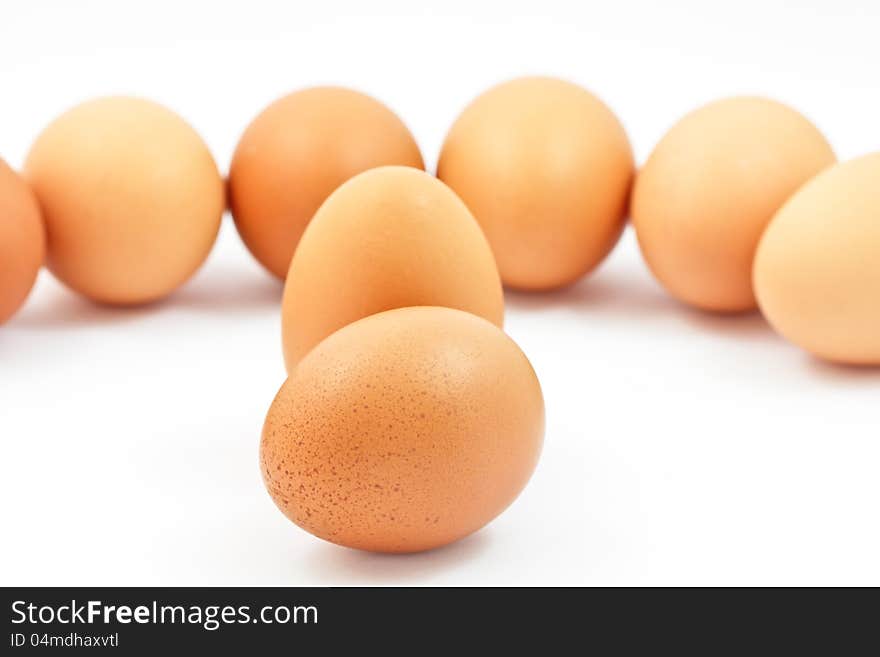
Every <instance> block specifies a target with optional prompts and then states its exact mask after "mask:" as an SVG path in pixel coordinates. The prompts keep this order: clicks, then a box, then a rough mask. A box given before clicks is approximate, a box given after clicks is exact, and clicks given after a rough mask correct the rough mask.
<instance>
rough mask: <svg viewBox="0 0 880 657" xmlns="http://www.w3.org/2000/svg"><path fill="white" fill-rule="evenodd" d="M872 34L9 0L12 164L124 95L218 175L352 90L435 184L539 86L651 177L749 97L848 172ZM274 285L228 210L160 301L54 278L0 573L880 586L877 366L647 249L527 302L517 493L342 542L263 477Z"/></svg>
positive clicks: (873, 80)
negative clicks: (817, 347) (270, 129)
mask: <svg viewBox="0 0 880 657" xmlns="http://www.w3.org/2000/svg"><path fill="white" fill-rule="evenodd" d="M716 4H717V6H716ZM878 34H880V4H878V3H876V2H873V1H871V0H863V1H862V2H857V1H855V0H852V1H849V2H842V1H835V2H832V1H830V0H829V1H827V2H821V1H820V0H812V1H810V2H798V3H794V2H783V0H759V1H751V0H749V1H740V2H736V3H727V2H725V3H711V2H696V1H694V2H666V3H659V2H650V1H648V0H645V1H643V2H633V1H630V2H625V1H618V2H602V3H595V4H593V3H587V2H576V1H572V2H569V3H564V2H553V1H550V0H542V1H541V2H534V1H531V2H516V1H512V0H506V1H504V2H482V3H478V2H475V1H474V0H466V1H464V2H458V1H450V0H447V1H445V2H442V3H427V2H425V3H419V2H412V1H410V0H401V1H399V2H387V1H384V2H383V1H377V0H373V1H371V2H328V1H322V2H286V3H279V4H277V5H270V4H267V3H263V2H256V1H254V0H247V1H244V0H242V1H240V2H235V3H231V2H226V3H222V2H216V1H215V2H209V3H208V2H206V3H204V4H198V3H184V2H181V1H180V0H176V1H174V2H157V1H153V2H149V3H140V2H139V3H123V2H115V1H107V2H84V1H82V0H80V1H78V2H63V1H59V2H40V1H36V0H2V3H0V156H2V157H4V158H5V159H7V160H8V161H9V162H10V163H12V164H13V165H14V166H20V165H21V163H22V162H23V159H24V156H25V154H26V153H27V149H28V148H29V146H30V143H31V141H32V140H33V138H34V137H35V136H36V135H37V133H38V132H39V131H40V130H41V129H42V127H43V126H44V125H45V124H46V123H47V122H48V121H49V120H50V119H51V118H53V117H54V116H55V115H57V114H58V113H59V112H61V111H62V110H64V109H66V108H67V107H69V106H71V105H72V104H74V103H76V102H79V101H81V100H84V99H86V98H89V97H91V96H94V95H101V94H108V93H132V94H138V95H143V96H147V97H150V98H153V99H155V100H157V101H159V102H162V103H164V104H166V105H168V106H169V107H171V108H173V109H175V110H176V111H178V112H180V113H181V114H182V115H183V116H184V117H185V118H187V119H188V120H189V121H190V122H191V123H192V124H193V125H194V126H195V127H196V128H197V129H198V130H199V131H200V132H201V134H202V135H203V136H204V137H205V139H206V140H207V141H208V143H209V144H210V146H211V148H212V150H213V151H214V153H215V155H216V157H217V160H218V162H219V164H220V167H221V169H222V170H224V171H225V170H226V167H227V165H228V162H229V158H230V156H231V153H232V149H233V148H234V146H235V143H236V141H237V139H238V137H239V135H240V133H241V131H242V130H243V128H244V126H245V125H246V124H247V123H248V121H250V119H251V118H252V117H253V116H254V115H255V114H256V113H257V112H258V111H259V110H260V109H261V108H262V107H263V106H265V105H266V104H267V103H268V102H270V101H271V100H273V99H274V98H276V97H277V96H279V95H281V94H283V93H286V92H288V91H291V90H294V89H296V88H299V87H303V86H307V85H312V84H317V83H335V84H342V85H348V86H353V87H356V88H359V89H361V90H364V91H367V92H369V93H371V94H373V95H375V96H376V97H378V98H379V99H381V100H383V101H384V102H386V103H387V104H389V105H390V106H391V107H392V108H394V109H395V110H396V111H397V112H399V113H400V115H401V116H402V117H403V118H404V120H405V121H406V122H407V123H408V124H409V126H410V127H411V128H412V130H413V131H414V133H415V134H416V137H417V139H418V140H419V143H420V145H421V146H422V149H423V151H424V153H425V157H426V159H427V161H428V162H429V164H430V165H431V166H432V167H433V163H434V162H435V161H436V157H437V154H438V149H439V147H440V144H441V141H442V138H443V136H444V133H445V131H446V129H447V128H448V127H449V125H450V124H451V122H452V120H453V119H454V118H455V116H456V115H457V114H458V112H459V111H460V110H461V109H462V107H463V106H464V104H465V103H467V102H468V101H469V100H470V99H471V98H472V97H473V96H475V95H476V94H477V93H479V92H480V91H482V90H483V89H485V88H487V87H488V86H490V85H492V84H494V83H496V82H498V81H501V80H503V79H506V78H509V77H512V76H517V75H522V74H527V73H543V74H552V75H558V76H562V77H566V78H570V79H572V80H574V81H577V82H580V83H582V84H584V85H585V86H587V87H588V88H590V89H592V90H594V91H595V92H596V93H598V94H599V95H600V96H601V97H602V98H603V99H605V100H606V102H608V103H609V104H610V105H611V106H612V108H614V110H615V111H616V112H617V113H618V115H619V116H620V117H621V119H622V121H623V122H624V124H625V125H626V127H627V129H628V131H629V133H630V135H631V138H632V140H633V144H634V147H635V150H636V153H637V156H638V159H639V161H643V160H644V158H645V157H646V156H647V154H648V153H649V151H650V149H651V147H652V146H653V145H654V143H656V141H657V140H658V139H659V138H660V136H661V135H662V134H663V132H664V131H665V130H666V129H667V128H668V127H669V126H670V125H671V124H672V123H673V122H674V121H675V120H676V119H678V118H679V117H680V116H681V115H682V114H684V113H685V112H687V111H689V110H690V109H692V108H694V107H696V106H697V105H699V104H701V103H703V102H706V101H709V100H712V99H715V98H717V97H720V96H724V95H729V94H734V93H757V94H765V95H769V96H772V97H775V98H777V99H779V100H782V101H785V102H788V103H790V104H791V105H793V106H794V107H796V108H799V109H801V110H802V111H803V112H804V113H805V114H807V116H809V117H810V118H811V119H813V120H814V121H815V122H816V124H817V125H818V126H819V127H820V129H822V130H824V132H825V133H826V134H827V135H828V137H829V139H830V140H831V142H832V143H833V144H834V146H835V148H836V149H837V152H838V154H839V155H840V156H841V157H842V158H849V157H852V156H855V155H858V154H861V153H864V152H868V151H870V150H877V149H880V120H878V116H880V87H878V77H877V65H878V62H880V40H878ZM878 257H880V256H878ZM280 292H281V288H280V285H279V284H277V283H275V282H274V281H273V280H271V279H270V278H269V277H268V275H266V274H264V273H263V272H262V270H261V269H260V268H259V267H258V266H257V265H256V264H255V263H254V261H253V260H252V259H251V258H250V256H249V255H248V254H247V253H246V252H245V251H244V249H243V247H242V246H241V245H240V243H239V241H238V238H237V236H236V234H235V231H234V229H233V226H232V224H231V221H229V220H228V218H227V220H226V222H225V225H224V228H223V231H222V233H221V238H220V241H219V242H218V245H217V248H216V250H215V252H214V253H213V254H212V256H211V258H210V259H209V261H208V263H207V264H206V266H205V267H204V269H203V270H201V272H200V273H199V274H198V275H197V276H196V277H195V278H194V279H193V280H192V281H191V283H190V284H188V285H187V286H185V287H184V288H182V289H181V290H180V291H179V292H178V293H176V294H175V295H173V296H172V297H171V298H169V299H168V300H167V301H166V302H164V303H162V304H159V305H157V306H153V307H149V308H143V309H134V310H112V309H106V308H99V307H95V306H93V305H91V304H89V303H88V302H85V301H82V300H80V299H78V298H76V297H74V296H72V295H71V294H70V293H68V292H66V291H65V290H63V289H62V288H60V286H59V285H58V284H57V283H56V282H55V281H54V280H53V279H52V278H51V277H50V275H49V274H46V273H44V274H42V276H41V278H40V281H39V283H38V285H37V288H36V289H35V292H34V294H33V296H32V297H31V299H30V301H29V303H28V305H27V306H26V307H25V309H24V310H23V311H22V312H21V313H20V314H19V315H18V316H17V317H16V318H14V319H13V320H12V321H11V322H10V323H9V324H8V325H6V326H4V327H2V328H0V450H2V451H0V505H2V516H0V523H2V528H3V529H2V535H3V538H2V541H0V583H2V584H7V585H9V584H31V585H34V584H95V585H97V584H250V583H256V584H319V585H324V584H874V585H877V584H880V559H878V555H880V528H878V516H880V513H878V503H880V431H878V414H877V412H878V409H880V372H878V371H877V370H873V371H872V370H852V369H842V368H837V367H832V366H828V365H824V364H822V363H819V362H817V361H815V360H812V359H811V358H809V357H807V356H805V355H804V354H802V353H801V352H800V351H798V350H797V349H796V348H794V347H792V346H790V345H788V344H786V343H784V342H783V341H782V340H781V339H780V338H778V337H776V336H775V335H774V334H773V333H772V332H771V331H770V329H769V328H768V326H767V325H766V324H765V322H764V321H763V320H762V319H761V318H760V317H758V316H748V317H740V318H720V317H713V316H709V315H704V314H698V313H696V312H693V311H689V310H687V309H685V308H683V307H681V306H680V305H678V304H676V303H674V302H672V301H671V300H669V299H668V298H667V297H666V296H665V295H664V294H663V292H662V291H661V290H660V289H659V288H658V287H657V285H656V284H655V283H654V282H653V281H652V280H651V278H650V277H649V275H648V273H647V271H646V270H645V267H644V266H643V264H642V262H641V260H640V257H639V255H638V250H637V248H636V245H635V241H634V239H633V238H632V235H631V234H627V235H626V236H625V238H624V240H623V242H622V243H621V244H620V246H619V247H618V249H617V250H616V251H615V252H614V254H613V255H612V257H611V258H610V259H609V260H608V262H607V263H606V264H605V265H604V266H603V267H602V268H601V270H600V271H599V272H598V274H597V275H595V276H593V277H592V278H590V279H588V280H585V281H583V282H582V283H580V284H578V285H577V286H575V287H573V288H571V289H569V290H567V291H564V292H561V293H556V294H548V295H533V296H524V295H514V294H510V295H508V313H507V329H508V331H509V333H510V334H511V335H512V336H513V337H514V339H515V340H517V341H518V342H519V344H520V345H521V346H522V348H523V349H524V351H525V352H526V353H527V355H528V356H529V357H530V358H531V360H532V362H533V363H534V365H535V368H536V370H537V371H538V374H539V377H540V379H541V381H542V383H543V386H544V392H545V396H546V404H547V417H548V425H547V435H546V445H545V451H544V454H543V457H542V460H541V463H540V465H539V468H538V471H537V473H536V474H535V476H534V478H533V480H532V482H531V484H530V485H529V487H528V488H527V489H526V491H525V492H524V493H523V495H522V496H521V497H520V499H519V500H518V501H517V502H516V503H515V504H514V506H513V507H511V508H510V509H509V510H508V511H507V512H506V513H505V514H504V515H503V516H502V517H500V518H499V519H498V520H497V521H495V522H494V523H493V524H491V525H490V526H489V527H488V528H486V529H485V530H483V531H481V532H479V533H478V534H476V535H474V536H472V537H470V538H468V539H465V540H463V541H461V542H459V543H458V544H455V545H452V546H450V547H448V548H445V549H441V550H437V551H434V552H430V553H426V554H420V555H412V556H403V557H401V556H382V555H372V554H365V553H360V552H355V551H351V550H346V549H344V548H339V547H336V546H333V545H330V544H326V543H323V542H321V541H319V540H317V539H315V538H313V537H311V536H310V535H308V534H306V533H305V532H303V531H301V530H299V529H298V528H297V527H295V526H294V525H292V524H291V523H289V522H288V521H287V520H286V519H285V518H284V517H283V516H282V515H281V514H280V513H279V512H278V511H277V510H276V509H275V507H274V506H273V504H272V502H271V501H270V499H269V496H268V495H267V494H266V492H265V491H264V489H263V486H262V483H261V480H260V475H259V471H258V466H257V446H258V442H259V435H260V429H261V426H262V421H263V417H264V415H265V412H266V410H267V408H268V406H269V403H270V402H271V400H272V397H273V395H274V394H275V392H276V390H277V388H278V387H279V385H280V384H281V383H282V380H283V376H284V370H283V366H282V360H281V351H280V345H279V299H280Z"/></svg>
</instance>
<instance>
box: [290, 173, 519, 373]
mask: <svg viewBox="0 0 880 657" xmlns="http://www.w3.org/2000/svg"><path fill="white" fill-rule="evenodd" d="M425 305H430V306H448V307H451V308H458V309H460V310H466V311H468V312H472V313H474V314H476V315H480V316H482V317H485V318H486V319H488V320H490V321H491V322H493V323H495V324H497V325H498V326H501V324H502V322H503V316H504V297H503V291H502V288H501V281H500V279H499V277H498V270H497V268H496V266H495V261H494V259H493V257H492V252H491V249H490V248H489V245H488V243H487V242H486V238H485V236H484V235H483V233H482V231H481V230H480V227H479V225H478V224H477V222H476V221H475V220H474V218H473V216H472V215H471V214H470V212H469V211H468V209H467V208H466V207H465V205H464V203H462V202H461V200H460V199H459V198H458V197H457V196H456V195H455V194H454V193H453V192H452V191H451V190H450V189H449V188H448V187H446V185H444V184H443V183H441V182H440V181H439V180H437V179H436V178H434V177H433V176H431V175H429V174H427V173H425V172H424V171H420V170H418V169H414V168H409V167H396V166H392V167H380V168H376V169H372V170H370V171H366V172H364V173H362V174H359V175H357V176H355V177H354V178H352V179H351V180H349V181H348V182H346V183H344V184H343V185H342V186H341V187H339V188H338V189H337V190H336V191H335V192H333V194H331V195H330V197H329V198H328V199H327V200H326V201H325V202H324V204H323V205H322V206H321V208H320V209H319V210H318V212H317V213H316V214H315V217H314V219H313V220H312V222H311V223H310V224H309V227H308V228H307V229H306V232H305V233H304V234H303V237H302V240H301V241H300V244H299V246H298V247H297V250H296V254H295V255H294V257H293V261H292V262H291V264H290V271H289V273H288V275H287V282H286V284H285V287H284V299H283V304H282V337H283V344H284V356H285V361H286V363H287V368H288V371H292V370H293V368H294V367H295V365H296V363H297V362H298V361H299V360H300V359H301V358H302V357H303V356H304V355H305V354H306V353H307V352H308V350H309V349H311V348H312V347H314V346H315V345H316V344H318V342H320V341H321V340H323V339H324V338H325V337H327V336H328V335H330V334H331V333H333V332H334V331H336V330H337V329H339V328H342V327H343V326H345V325H346V324H350V323H351V322H354V321H356V320H358V319H361V318H362V317H366V316H368V315H372V314H374V313H378V312H382V311H384V310H391V309H393V308H402V307H406V306H425Z"/></svg>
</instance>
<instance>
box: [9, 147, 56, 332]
mask: <svg viewBox="0 0 880 657" xmlns="http://www.w3.org/2000/svg"><path fill="white" fill-rule="evenodd" d="M45 249H46V237H45V234H44V230H43V221H42V219H41V217H40V207H39V205H38V204H37V199H36V198H35V197H34V194H33V192H31V190H30V188H29V187H28V186H27V183H25V182H24V180H22V179H21V178H20V177H19V176H18V174H16V173H15V171H13V170H12V169H11V168H9V166H8V165H7V164H6V163H5V162H4V161H3V160H0V324H2V323H4V322H5V321H6V320H8V319H9V318H10V317H12V316H13V315H14V314H15V312H16V311H17V310H18V309H19V308H20V307H21V306H22V304H24V302H25V300H26V299H27V297H28V294H30V291H31V288H32V287H33V286H34V282H35V281H36V280H37V274H38V273H39V271H40V267H41V266H42V265H43V256H44V253H45Z"/></svg>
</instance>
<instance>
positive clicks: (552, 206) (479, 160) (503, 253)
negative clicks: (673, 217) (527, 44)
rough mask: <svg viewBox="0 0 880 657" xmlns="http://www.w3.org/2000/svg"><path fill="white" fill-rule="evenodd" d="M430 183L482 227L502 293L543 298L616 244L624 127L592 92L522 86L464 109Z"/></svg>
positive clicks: (625, 159)
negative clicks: (452, 195) (534, 293)
mask: <svg viewBox="0 0 880 657" xmlns="http://www.w3.org/2000/svg"><path fill="white" fill-rule="evenodd" d="M437 176H438V177H439V178H440V179H441V180H443V181H444V182H445V183H446V184H448V185H449V186H450V187H451V188H452V189H453V190H455V192H456V193H458V194H459V196H461V198H462V200H463V201H464V202H465V204H466V205H467V206H468V207H469V208H470V210H471V211H472V212H473V213H474V216H475V217H476V219H477V221H479V222H480V225H481V226H482V227H483V230H484V231H485V233H486V236H487V238H488V239H489V243H490V244H491V245H492V250H493V252H494V254H495V258H496V260H497V261H498V268H499V270H500V272H501V278H502V279H503V281H504V284H505V285H507V286H509V287H513V288H519V289H524V290H544V289H550V288H556V287H561V286H564V285H567V284H569V283H572V282H574V281H575V280H577V279H578V278H580V277H581V276H583V275H585V274H586V273H588V272H589V271H591V270H592V269H593V268H595V267H596V266H597V265H598V264H599V263H600V262H601V261H602V260H603V259H604V258H605V256H607V255H608V253H609V252H610V251H611V249H612V248H613V247H614V245H615V244H616V243H617V240H618V238H619V237H620V234H621V232H622V230H623V227H624V222H625V214H626V207H627V200H628V196H629V190H630V184H631V180H632V176H633V155H632V150H631V148H630V144H629V140H628V139H627V136H626V133H625V132H624V129H623V126H622V125H621V124H620V122H619V121H618V120H617V118H616V117H615V116H614V114H613V113H612V112H611V110H610V109H608V107H607V106H605V104H603V103H602V102H601V101H600V100H599V99H598V98H596V97H595V96H593V95H592V94H591V93H589V92H588V91H586V90H585V89H582V88H581V87H579V86H577V85H574V84H571V83H569V82H565V81H562V80H557V79H553V78H543V77H531V78H520V79H517V80H513V81H510V82H506V83H504V84H501V85H498V86H496V87H494V88H492V89H490V90H489V91H487V92H485V93H484V94H482V95H481V96H479V97H478V98H477V99H476V100H474V101H473V102H472V103H471V104H470V105H469V106H468V107H467V108H466V109H465V110H464V112H463V113H462V114H461V116H460V117H459V118H458V119H457V120H456V122H455V124H454V125H453V126H452V128H451V129H450V131H449V134H448V135H447V137H446V141H445V143H444V145H443V149H442V152H441V155H440V160H439V163H438V166H437Z"/></svg>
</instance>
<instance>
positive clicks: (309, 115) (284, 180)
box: [229, 87, 424, 278]
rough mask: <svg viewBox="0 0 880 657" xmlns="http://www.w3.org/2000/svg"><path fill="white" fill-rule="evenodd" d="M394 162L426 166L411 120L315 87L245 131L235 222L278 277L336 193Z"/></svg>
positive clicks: (233, 187)
mask: <svg viewBox="0 0 880 657" xmlns="http://www.w3.org/2000/svg"><path fill="white" fill-rule="evenodd" d="M386 164H400V165H404V166H411V167H416V168H420V169H422V168H424V164H423V162H422V156H421V153H420V152H419V147H418V146H417V145H416V142H415V139H413V136H412V134H410V132H409V130H407V128H406V126H405V125H404V124H403V122H402V121H401V120H400V119H399V118H398V117H397V116H396V115H395V114H394V113H393V112H392V111H391V110H389V109H388V108H387V107H385V106H384V105H383V104H382V103H380V102H378V101H377V100H374V99H373V98H370V97H369V96H365V95H364V94H361V93H358V92H356V91H352V90H350V89H342V88H338V87H315V88H312V89H305V90H303V91H298V92H296V93H293V94H290V95H289V96H285V97H284V98H281V99H280V100H277V101H275V102H274V103H272V104H271V105H269V107H267V108H266V109H265V110H264V111H263V112H262V113H261V114H260V115H259V116H258V117H257V118H256V119H254V121H253V122H252V123H251V124H250V125H249V126H248V128H247V130H245V133H244V135H243V136H242V138H241V141H240V142H239V144H238V148H237V149H236V151H235V155H234V157H233V159H232V165H231V167H230V171H229V191H230V205H231V208H232V214H233V216H234V217H235V225H236V226H237V227H238V232H239V233H240V234H241V236H242V239H243V240H244V243H245V244H246V245H247V247H248V249H250V251H251V253H253V255H254V257H256V259H257V260H259V261H260V262H261V263H262V264H263V265H264V266H265V267H266V268H267V269H268V270H269V271H270V272H272V273H273V274H275V275H276V276H277V277H278V278H284V277H285V276H286V275H287V269H288V267H289V266H290V259H291V257H292V256H293V252H294V249H295V248H296V245H297V242H299V239H300V237H301V236H302V233H303V231H304V230H305V228H306V225H308V223H309V221H310V220H311V218H312V216H313V215H314V214H315V211H316V210H317V209H318V207H319V206H320V205H321V203H323V202H324V199H326V198H327V197H328V196H329V195H330V193H331V192H332V191H333V190H334V189H336V188H337V187H339V185H341V184H342V183H344V182H345V181H346V180H348V179H349V178H351V177H352V176H354V175H356V174H358V173H361V172H362V171H366V170H367V169H372V168H373V167H378V166H382V165H386Z"/></svg>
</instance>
